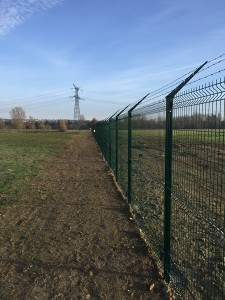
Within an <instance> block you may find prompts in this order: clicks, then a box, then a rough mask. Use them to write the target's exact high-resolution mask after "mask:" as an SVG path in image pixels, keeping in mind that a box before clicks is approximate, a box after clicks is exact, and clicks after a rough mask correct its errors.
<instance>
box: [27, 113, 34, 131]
mask: <svg viewBox="0 0 225 300" xmlns="http://www.w3.org/2000/svg"><path fill="white" fill-rule="evenodd" d="M28 127H29V129H35V128H36V127H35V119H34V118H33V117H31V116H29V119H28Z"/></svg>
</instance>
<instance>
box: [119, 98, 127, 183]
mask: <svg viewBox="0 0 225 300" xmlns="http://www.w3.org/2000/svg"><path fill="white" fill-rule="evenodd" d="M129 105H130V104H128V105H127V106H126V107H125V108H124V109H122V110H121V111H120V112H119V113H118V114H117V115H116V166H115V167H116V170H115V172H116V181H118V154H119V135H118V120H119V119H118V118H119V116H120V115H121V114H122V113H123V112H124V111H125V110H126V109H127V108H128V106H129Z"/></svg>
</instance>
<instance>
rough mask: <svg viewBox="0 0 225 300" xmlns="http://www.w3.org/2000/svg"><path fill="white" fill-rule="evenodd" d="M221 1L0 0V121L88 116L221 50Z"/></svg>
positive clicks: (224, 5)
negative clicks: (21, 115) (15, 112)
mask: <svg viewBox="0 0 225 300" xmlns="http://www.w3.org/2000/svg"><path fill="white" fill-rule="evenodd" d="M224 20H225V1H224V0H216V1H211V0H189V1H180V0H151V1H150V0H0V118H9V117H10V115H9V111H10V110H11V109H12V108H13V107H15V106H21V107H22V108H23V109H24V110H25V112H26V115H27V117H29V116H32V117H34V118H36V119H73V114H74V98H72V97H71V96H73V95H74V92H75V91H74V88H73V85H75V86H78V87H79V88H80V89H79V96H80V98H81V99H80V113H81V114H83V115H84V117H85V118H86V119H89V120H90V119H92V118H93V117H95V118H97V119H98V120H101V119H105V118H106V117H109V116H110V115H112V114H113V113H114V112H116V111H117V110H118V109H122V108H123V107H124V106H125V105H126V104H129V103H131V102H134V101H136V100H138V99H140V98H141V97H143V96H144V95H146V94H147V93H149V92H151V91H154V90H156V89H158V88H160V87H161V86H163V85H165V84H167V83H169V82H171V81H173V80H174V79H176V78H177V77H179V76H182V75H183V74H185V73H187V72H190V71H191V70H194V69H195V68H196V67H197V66H199V65H200V64H202V63H203V62H204V61H206V60H210V59H213V58H214V57H217V56H219V55H221V54H223V53H225V43H224V41H225V21H224Z"/></svg>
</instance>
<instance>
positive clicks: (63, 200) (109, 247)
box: [0, 132, 169, 300]
mask: <svg viewBox="0 0 225 300" xmlns="http://www.w3.org/2000/svg"><path fill="white" fill-rule="evenodd" d="M21 188H22V190H23V191H24V192H23V196H22V199H19V202H18V203H17V204H14V205H12V206H9V207H8V208H7V211H6V213H5V214H4V215H2V216H0V299H2V300H3V299H10V300H11V299H29V300H30V299H40V300H42V299H43V300H45V299H46V300H47V299H68V300H69V299H169V296H168V295H167V294H166V290H167V289H166V288H165V286H164V284H163V282H162V280H161V277H160V275H159V273H158V270H157V267H156V265H155V263H154V260H153V259H152V258H151V255H150V252H149V249H148V248H147V246H146V245H145V243H144V242H143V240H142V239H141V238H140V234H139V230H138V228H137V226H136V223H135V222H134V221H133V220H132V219H131V215H130V212H129V210H128V206H127V204H126V202H125V201H124V200H123V198H122V196H121V194H120V193H119V191H118V190H117V188H116V186H115V184H114V182H113V178H112V176H111V174H110V172H109V169H108V168H107V166H106V164H105V163H104V161H103V158H102V156H101V154H100V152H99V149H98V147H97V145H96V143H95V141H94V139H93V137H92V136H91V134H90V133H87V132H86V133H81V134H80V135H78V136H76V137H74V139H73V140H72V141H71V142H70V144H69V146H68V147H67V149H66V150H65V152H64V153H63V154H62V155H60V156H58V157H55V158H54V160H52V161H49V163H48V165H46V168H43V169H42V170H41V171H40V172H39V173H38V175H37V177H36V178H34V179H32V180H31V181H29V182H27V184H26V186H23V187H21Z"/></svg>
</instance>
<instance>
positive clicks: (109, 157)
mask: <svg viewBox="0 0 225 300" xmlns="http://www.w3.org/2000/svg"><path fill="white" fill-rule="evenodd" d="M118 111H119V110H117V111H116V112H115V113H114V114H113V115H112V116H111V117H110V118H109V119H108V122H109V135H108V139H109V142H108V147H109V151H108V164H109V166H110V168H111V167H112V161H111V160H112V140H111V126H110V123H111V120H112V118H113V117H114V116H115V115H116V114H117V113H118Z"/></svg>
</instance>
